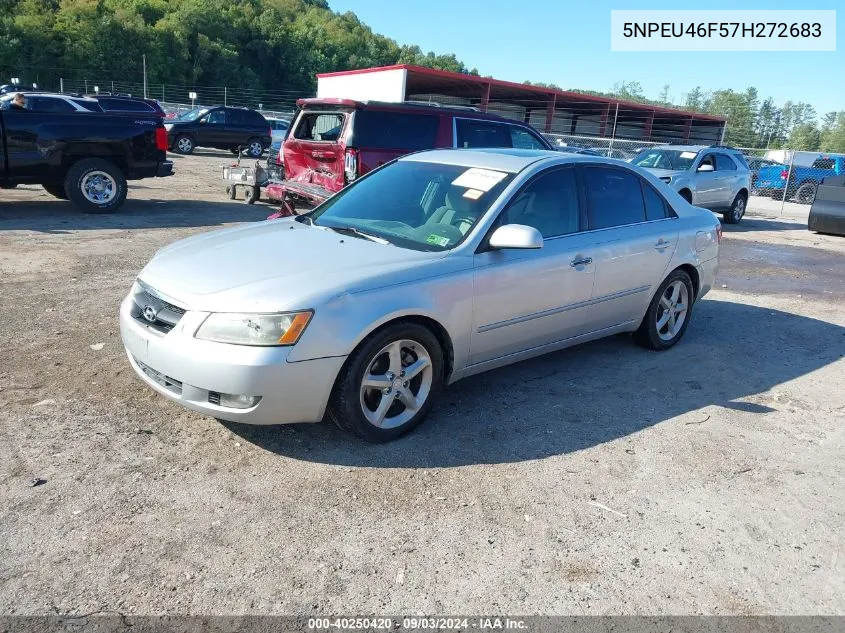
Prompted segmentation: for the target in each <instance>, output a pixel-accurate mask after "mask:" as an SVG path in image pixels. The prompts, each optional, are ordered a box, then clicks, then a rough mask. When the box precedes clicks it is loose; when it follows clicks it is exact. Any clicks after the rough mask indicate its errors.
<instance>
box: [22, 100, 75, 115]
mask: <svg viewBox="0 0 845 633" xmlns="http://www.w3.org/2000/svg"><path fill="white" fill-rule="evenodd" d="M27 101H32V108H31V109H32V110H34V111H36V112H76V108H74V107H73V106H72V105H71V104H69V103H68V102H67V101H65V100H64V99H51V98H49V97H27Z"/></svg>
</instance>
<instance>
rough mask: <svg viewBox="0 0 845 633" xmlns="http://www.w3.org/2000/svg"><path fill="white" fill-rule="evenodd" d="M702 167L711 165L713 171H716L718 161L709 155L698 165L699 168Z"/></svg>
mask: <svg viewBox="0 0 845 633" xmlns="http://www.w3.org/2000/svg"><path fill="white" fill-rule="evenodd" d="M702 165H710V166H711V167H712V168H713V170H714V171H715V170H716V160H715V156H714V155H713V154H707V155H706V156H705V157H704V158H702V159H701V162H700V163H699V164H698V166H699V167H701V166H702Z"/></svg>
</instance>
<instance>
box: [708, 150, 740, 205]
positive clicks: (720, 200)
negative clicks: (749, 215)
mask: <svg viewBox="0 0 845 633" xmlns="http://www.w3.org/2000/svg"><path fill="white" fill-rule="evenodd" d="M715 173H716V193H715V196H716V198H715V200H716V204H718V205H719V206H723V207H729V206H730V205H731V204H732V203H733V199H734V195H736V194H735V192H737V191H739V190H740V188H741V186H742V183H741V180H742V178H743V176H744V174H745V170H742V171H740V169H739V168H738V167H737V164H736V162H734V159H733V158H731V157H730V156H728V155H727V154H724V153H722V152H718V153H716V172H715Z"/></svg>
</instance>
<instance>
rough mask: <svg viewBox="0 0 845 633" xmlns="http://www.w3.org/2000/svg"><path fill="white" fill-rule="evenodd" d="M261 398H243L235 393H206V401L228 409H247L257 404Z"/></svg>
mask: <svg viewBox="0 0 845 633" xmlns="http://www.w3.org/2000/svg"><path fill="white" fill-rule="evenodd" d="M259 400H261V396H243V395H239V394H235V393H218V392H216V391H209V392H208V401H209V402H210V403H212V404H217V405H220V406H221V407H228V408H229V409H249V408H250V407H254V406H255V405H257V404H258V401H259Z"/></svg>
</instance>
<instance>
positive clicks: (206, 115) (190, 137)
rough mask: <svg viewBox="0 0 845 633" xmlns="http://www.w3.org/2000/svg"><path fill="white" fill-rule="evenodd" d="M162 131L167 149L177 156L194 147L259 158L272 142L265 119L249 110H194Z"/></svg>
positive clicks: (179, 117) (169, 122) (215, 108)
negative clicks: (165, 132)
mask: <svg viewBox="0 0 845 633" xmlns="http://www.w3.org/2000/svg"><path fill="white" fill-rule="evenodd" d="M164 127H166V128H167V138H168V142H169V144H170V149H171V150H172V151H174V152H177V153H179V154H190V153H191V152H193V151H194V148H196V147H214V148H217V149H228V150H231V151H232V153H234V154H237V153H238V150H239V149H244V150H245V151H246V153H247V154H248V155H249V156H252V157H253V158H258V157H259V156H261V154H263V153H264V150H265V149H267V148H268V147H270V142H271V133H270V124H269V123H268V122H267V119H265V118H264V117H263V116H262V115H261V113H259V112H256V111H255V110H250V109H248V108H230V107H226V106H215V107H212V108H194V109H193V110H189V111H188V112H185V113H184V114H181V115H180V116H178V117H176V118H175V119H169V120H168V121H167V122H166V123H165V124H164Z"/></svg>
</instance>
